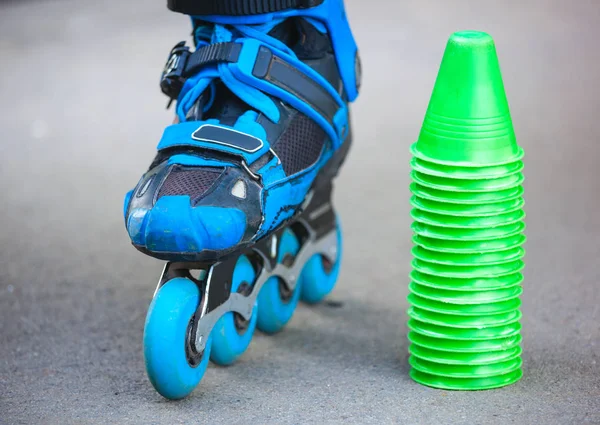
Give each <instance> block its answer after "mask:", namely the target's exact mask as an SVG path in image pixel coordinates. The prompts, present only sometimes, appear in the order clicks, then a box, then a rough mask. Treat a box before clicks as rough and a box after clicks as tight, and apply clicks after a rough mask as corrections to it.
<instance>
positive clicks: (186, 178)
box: [157, 166, 223, 202]
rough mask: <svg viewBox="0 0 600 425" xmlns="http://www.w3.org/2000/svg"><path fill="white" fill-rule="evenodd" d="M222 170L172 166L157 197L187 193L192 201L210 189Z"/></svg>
mask: <svg viewBox="0 0 600 425" xmlns="http://www.w3.org/2000/svg"><path fill="white" fill-rule="evenodd" d="M222 172H223V169H222V168H207V167H203V168H184V167H181V166H176V167H173V169H172V170H171V172H170V173H169V175H168V176H167V178H166V179H165V181H164V183H163V184H162V186H161V188H160V191H159V192H158V198H157V199H160V198H161V197H163V196H170V195H189V197H190V199H191V200H192V202H194V201H196V200H198V199H199V198H200V197H201V196H202V195H204V194H205V193H206V191H207V190H208V189H210V187H211V186H212V184H213V183H214V182H215V180H217V179H218V178H219V176H220V175H221V173H222Z"/></svg>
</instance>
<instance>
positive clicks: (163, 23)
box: [0, 0, 600, 424]
mask: <svg viewBox="0 0 600 425" xmlns="http://www.w3.org/2000/svg"><path fill="white" fill-rule="evenodd" d="M164 3H165V2H164V1H163V0H157V1H148V0H145V1H143V0H127V1H123V0H120V1H117V0H106V1H102V2H92V1H76V0H47V1H41V0H18V1H17V0H13V1H6V0H5V1H0V65H1V66H0V99H1V101H2V103H1V104H0V134H1V141H0V194H1V195H2V200H1V202H0V225H1V227H0V270H1V271H0V423H3V424H4V423H6V424H17V423H19V424H20V423H23V424H24V423H56V424H70V423H117V424H129V423H145V424H147V423H211V424H217V423H228V424H229V423H250V422H255V423H315V424H322V423H385V424H387V423H402V424H416V423H423V424H427V423H431V424H438V423H448V424H450V423H451V424H479V423H498V424H505V423H533V422H534V421H537V422H538V423H543V424H553V423H556V424H567V423H600V364H599V362H600V354H599V352H600V290H599V289H600V288H599V286H598V281H599V278H600V272H599V267H598V265H599V264H600V262H599V255H600V226H599V225H598V220H597V215H598V209H599V208H600V179H599V176H600V174H599V172H598V161H599V159H600V130H599V123H598V113H599V111H600V100H599V99H600V85H599V83H598V76H599V75H600V49H599V48H598V41H599V40H600V28H599V26H598V23H599V22H600V3H598V1H597V0H578V1H568V0H529V1H527V2H522V1H517V0H504V1H496V2H492V1H481V0H479V1H476V0H472V1H469V0H455V1H442V0H418V1H417V0H370V1H368V2H366V1H360V0H346V4H347V9H348V14H349V16H350V20H351V23H352V27H353V31H354V33H355V36H356V38H357V40H358V44H359V47H360V49H361V54H362V59H363V68H364V84H363V88H362V95H361V97H360V98H359V100H358V102H357V103H356V105H355V106H354V107H353V116H354V134H355V144H354V147H353V152H352V155H351V156H350V159H349V161H348V162H347V163H346V164H347V165H346V166H345V167H344V169H343V172H342V174H341V176H340V178H339V179H338V180H337V185H336V187H337V189H336V202H337V204H336V205H337V209H338V212H339V214H340V215H341V219H342V223H343V227H344V231H345V248H344V255H345V259H344V265H343V268H342V273H341V278H340V282H339V284H338V287H337V288H336V290H335V291H334V293H333V294H332V295H331V296H330V299H331V300H333V301H335V302H334V303H329V304H327V303H326V304H323V305H318V306H314V307H307V306H301V307H299V309H298V311H297V313H296V315H295V317H294V319H293V320H292V322H291V323H290V325H289V326H288V327H287V328H286V330H285V331H284V332H282V333H281V334H279V335H277V336H275V337H265V336H263V335H259V334H257V335H256V336H255V339H254V341H253V343H252V345H251V347H250V349H249V351H248V352H247V353H246V354H245V355H244V356H243V357H242V359H241V361H239V362H238V363H237V364H236V365H234V366H232V367H229V368H218V367H215V366H211V368H210V369H209V371H208V372H207V374H206V376H205V378H204V380H203V382H202V383H201V385H200V387H199V388H198V389H197V390H196V391H195V392H194V393H193V394H192V395H191V396H190V397H189V398H188V399H186V400H184V401H181V402H179V403H169V402H167V401H165V400H163V399H162V398H161V397H160V396H159V395H158V394H156V393H155V392H154V390H153V388H152V387H151V385H150V383H149V382H148V380H147V378H146V375H145V370H144V364H143V355H142V345H141V340H142V331H143V325H144V317H145V314H146V309H147V307H148V304H149V302H150V299H151V296H152V293H153V291H154V288H155V283H156V281H157V279H158V277H159V274H160V271H161V268H162V266H163V264H162V263H161V262H160V261H158V260H153V259H151V258H147V257H145V256H143V255H142V254H140V253H138V252H137V251H136V250H135V249H134V248H133V247H131V246H130V243H129V240H128V237H127V234H126V232H125V230H124V224H123V217H122V202H123V195H124V194H125V192H126V191H127V190H129V189H131V188H132V187H133V186H134V185H135V184H136V182H137V180H138V179H139V177H140V176H141V174H142V173H143V172H144V171H145V170H146V168H147V166H148V164H149V163H150V161H151V159H152V158H153V156H154V154H155V147H156V144H157V142H158V140H159V138H160V135H161V133H162V129H163V128H164V127H165V126H166V125H168V124H169V123H170V122H171V119H172V111H166V110H165V109H164V106H165V105H166V102H167V99H166V98H165V97H164V96H163V95H162V94H161V93H160V90H159V88H158V79H159V76H160V72H161V69H162V66H163V64H164V61H165V60H166V57H167V55H168V52H169V50H170V49H171V47H172V46H173V45H174V44H175V43H176V42H177V41H179V40H183V39H189V38H188V35H189V33H190V27H189V22H188V19H187V18H186V17H184V16H182V15H177V14H174V13H170V12H168V11H167V9H166V6H165V4H164ZM462 29H478V30H485V31H487V32H489V33H490V34H492V36H494V38H495V40H496V44H497V49H498V55H499V58H500V64H501V66H502V69H503V76H504V81H505V86H506V90H507V95H508V99H509V102H510V105H511V111H512V115H513V120H514V124H515V130H516V134H517V138H518V140H519V143H520V144H521V145H522V146H523V147H524V148H525V151H526V169H525V175H526V179H527V181H526V192H527V193H526V201H527V213H528V218H527V223H528V231H527V234H528V236H529V242H528V244H527V249H528V256H527V269H526V280H525V293H524V295H523V308H522V310H523V313H524V319H523V326H524V329H523V336H524V349H525V352H524V357H523V358H524V362H525V365H524V371H525V376H524V378H523V379H522V380H521V381H520V382H519V383H518V384H516V385H514V386H511V387H507V388H504V389H501V390H494V391H487V392H478V393H456V392H446V391H438V390H432V389H428V388H425V387H422V386H419V385H417V384H415V383H413V382H412V381H411V380H410V378H409V377H408V365H407V357H408V354H407V341H406V326H405V322H406V316H405V309H406V307H407V302H406V300H405V297H406V295H407V286H408V277H407V275H408V272H409V270H410V260H411V257H410V247H411V242H410V227H409V226H410V218H409V209H410V208H409V204H408V200H409V191H408V184H409V165H408V161H409V158H410V155H409V151H408V148H409V145H410V144H411V143H412V142H413V141H414V140H415V139H416V138H417V136H418V133H419V129H420V126H421V122H422V119H423V116H424V114H425V110H426V107H427V103H428V101H429V96H430V94H431V90H432V88H433V83H434V80H435V77H436V73H437V70H438V66H439V63H440V60H441V58H442V54H443V51H444V47H445V43H446V40H447V38H448V36H449V35H450V34H451V33H452V32H454V31H457V30H462Z"/></svg>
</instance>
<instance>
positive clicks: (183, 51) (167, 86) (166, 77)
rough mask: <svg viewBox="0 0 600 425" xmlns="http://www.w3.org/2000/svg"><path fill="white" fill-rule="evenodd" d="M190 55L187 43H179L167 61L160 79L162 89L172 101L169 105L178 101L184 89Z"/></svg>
mask: <svg viewBox="0 0 600 425" xmlns="http://www.w3.org/2000/svg"><path fill="white" fill-rule="evenodd" d="M190 54H191V53H190V49H189V47H187V46H186V45H185V41H180V42H179V43H177V44H176V45H175V47H173V49H172V50H171V53H170V54H169V59H167V64H166V65H165V68H164V69H163V73H162V75H161V77H160V89H161V90H162V92H163V93H164V94H166V95H167V96H168V97H169V99H171V100H170V102H169V105H171V102H172V101H173V100H175V99H177V97H178V96H179V93H180V92H181V89H182V88H183V83H184V82H185V78H184V76H183V72H184V70H185V65H186V63H187V60H188V58H189V56H190ZM167 108H168V106H167Z"/></svg>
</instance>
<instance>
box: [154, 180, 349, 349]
mask: <svg viewBox="0 0 600 425" xmlns="http://www.w3.org/2000/svg"><path fill="white" fill-rule="evenodd" d="M331 191H332V185H331V183H329V184H327V185H326V187H324V188H320V189H319V190H318V192H317V193H315V192H312V193H309V195H308V196H307V199H306V202H305V204H308V205H307V207H306V209H305V210H304V211H303V212H302V213H301V214H300V215H299V216H298V218H295V219H293V220H292V221H290V222H287V223H285V224H283V225H281V226H279V229H278V230H276V231H275V232H274V233H273V234H272V235H271V236H269V237H267V238H264V239H261V240H259V241H258V242H257V243H256V244H254V245H252V246H251V247H249V248H246V249H244V250H242V251H240V252H238V253H236V255H233V256H229V257H228V258H226V259H225V260H223V261H220V262H217V263H214V264H207V263H199V262H168V263H167V264H166V265H165V267H164V269H163V273H162V276H161V278H160V280H159V282H158V286H157V288H156V291H155V292H154V296H156V294H157V293H158V290H159V289H160V287H161V286H162V285H164V284H165V283H166V282H168V281H169V280H171V279H173V278H176V277H184V278H187V279H190V280H192V281H193V282H195V283H196V284H197V285H198V287H199V289H200V293H201V294H202V297H201V302H200V304H199V305H198V310H197V311H196V313H195V314H194V317H193V318H192V320H191V323H190V326H191V330H190V332H189V338H190V340H189V341H186V345H187V346H189V349H190V350H191V351H192V352H193V354H194V355H195V356H202V353H203V352H204V349H205V348H206V341H207V340H208V336H209V335H210V333H211V331H212V329H213V328H214V326H215V324H216V323H217V321H218V320H219V319H220V318H221V317H222V316H223V315H224V314H225V313H227V312H230V311H231V312H234V313H238V314H240V315H241V316H242V317H243V318H244V319H245V320H250V318H251V316H252V311H253V309H254V305H255V303H256V298H257V297H258V294H259V292H260V290H261V288H262V286H263V285H264V284H265V282H267V280H268V279H269V278H271V277H273V276H276V277H278V278H280V279H281V281H282V282H283V284H284V285H285V287H286V288H287V289H288V290H289V291H290V292H293V291H294V289H295V288H296V285H297V281H298V278H299V277H300V273H301V272H302V268H303V267H304V266H305V264H306V263H307V262H308V260H310V258H311V257H312V256H313V255H315V254H320V255H322V256H323V257H325V259H326V260H327V261H329V262H330V263H331V264H334V263H335V261H336V259H337V253H338V249H339V247H338V236H337V229H336V215H335V212H334V210H333V208H332V204H331ZM312 206H315V207H312ZM311 207H312V208H311ZM286 228H291V229H293V231H294V234H295V235H296V236H297V237H298V238H299V242H300V250H299V251H298V253H297V254H296V255H295V256H294V257H293V260H292V262H291V264H286V263H288V262H287V261H283V262H277V257H278V254H279V244H280V242H281V236H282V234H283V232H284V231H285V229H286ZM241 255H246V256H247V257H248V258H249V259H250V261H251V263H252V264H253V266H254V267H255V269H258V272H257V277H256V279H255V282H254V284H252V282H247V283H249V284H252V286H251V288H252V290H251V292H250V293H249V294H248V295H245V294H242V293H239V292H234V293H232V292H231V284H232V278H233V271H234V268H235V265H236V263H237V260H238V259H239V257H240V256H241ZM192 270H199V271H200V274H199V277H198V278H196V277H194V276H192V273H191V271H192ZM189 354H192V353H189Z"/></svg>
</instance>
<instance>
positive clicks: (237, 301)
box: [124, 0, 361, 399]
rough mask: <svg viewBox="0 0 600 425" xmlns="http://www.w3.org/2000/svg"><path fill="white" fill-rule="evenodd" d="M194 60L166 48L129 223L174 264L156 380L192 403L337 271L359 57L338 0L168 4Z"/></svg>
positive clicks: (137, 237) (157, 296)
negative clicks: (168, 110) (340, 189)
mask: <svg viewBox="0 0 600 425" xmlns="http://www.w3.org/2000/svg"><path fill="white" fill-rule="evenodd" d="M169 7H170V8H171V9H172V10H174V11H178V12H182V13H186V14H188V15H190V16H191V17H192V18H191V19H192V25H193V36H194V45H195V49H194V50H193V51H192V50H190V48H189V47H187V46H186V44H185V42H181V43H179V44H177V45H176V46H175V47H174V48H173V49H172V51H171V53H170V55H169V57H168V61H167V64H166V66H165V68H164V70H163V74H162V77H161V82H160V86H161V89H162V91H163V93H165V94H166V95H167V96H168V97H169V99H170V101H174V100H176V101H177V102H176V119H175V122H174V124H173V125H171V126H169V127H167V128H166V129H165V131H164V133H163V136H162V138H161V140H160V142H159V144H158V153H157V155H156V157H155V159H154V161H153V162H152V164H151V165H150V167H149V170H148V171H147V172H146V173H145V174H144V175H143V176H142V178H141V179H140V181H139V182H138V184H137V186H136V187H135V189H133V190H132V191H130V192H129V193H128V194H127V195H126V196H125V204H124V216H125V224H126V228H127V231H128V233H129V236H130V238H131V241H132V244H133V245H134V246H135V247H136V248H137V249H138V250H140V251H141V252H143V253H145V254H148V255H150V256H153V257H155V258H158V259H162V260H166V261H167V264H166V265H165V267H164V270H163V273H162V276H161V277H160V280H159V283H158V286H157V288H156V291H155V293H154V297H153V299H152V302H151V304H150V307H149V310H148V315H147V318H146V324H145V329H144V356H145V362H146V369H147V372H148V376H149V378H150V381H151V383H152V384H153V386H154V387H155V388H156V390H157V391H158V392H159V393H160V394H161V395H163V396H164V397H166V398H169V399H180V398H183V397H185V396H187V395H188V394H189V393H190V392H191V391H192V390H193V389H194V388H195V387H196V386H197V385H198V383H199V382H200V380H201V379H202V377H203V375H204V373H205V371H206V368H207V365H208V362H209V360H212V361H213V362H214V363H216V364H219V365H229V364H231V363H233V362H235V360H236V359H237V358H238V357H239V356H240V355H242V353H243V352H244V351H245V350H246V348H247V347H248V346H249V344H250V341H251V339H252V335H253V333H254V331H255V329H256V328H258V329H259V330H261V331H263V332H266V333H275V332H278V331H279V330H281V329H282V328H283V327H284V326H285V325H286V323H287V322H288V321H289V320H290V318H291V317H292V314H293V312H294V309H295V308H296V306H297V304H298V302H299V300H300V299H302V300H303V301H305V302H308V303H316V302H319V301H321V300H322V299H323V298H324V297H325V296H326V295H327V294H328V293H329V292H330V291H331V290H332V289H333V287H334V285H335V283H336V280H337V276H338V273H339V268H340V261H341V254H342V233H341V229H340V225H339V222H338V219H337V216H336V213H335V211H334V209H333V206H332V199H331V194H332V187H333V186H332V180H333V178H334V177H335V176H336V174H337V173H338V170H339V168H340V166H341V164H342V162H343V161H344V159H345V158H346V155H347V153H348V150H349V148H350V143H351V138H352V136H351V129H350V121H349V109H348V103H349V102H351V101H353V100H354V99H355V98H356V97H357V95H358V90H359V86H360V72H361V70H360V60H359V56H358V51H357V47H356V44H355V42H354V38H353V37H352V33H351V31H350V28H349V25H348V22H347V19H346V15H345V11H344V5H343V2H342V0H271V1H262V0H227V1H206V0H170V1H169Z"/></svg>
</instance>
